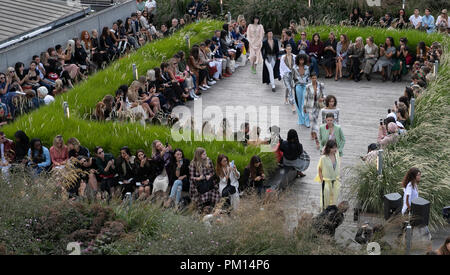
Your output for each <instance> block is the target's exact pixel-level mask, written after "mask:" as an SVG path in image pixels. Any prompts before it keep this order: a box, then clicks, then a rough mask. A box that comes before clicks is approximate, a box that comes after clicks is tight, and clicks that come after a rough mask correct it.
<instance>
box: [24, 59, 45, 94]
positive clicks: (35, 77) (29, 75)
mask: <svg viewBox="0 0 450 275" xmlns="http://www.w3.org/2000/svg"><path fill="white" fill-rule="evenodd" d="M39 82H41V77H40V72H39V70H38V69H37V63H36V62H35V61H31V63H30V68H29V69H28V70H26V71H25V81H24V83H23V85H24V86H25V87H27V86H28V87H30V88H28V89H33V90H35V91H36V90H37V88H39V87H40V86H41V85H40V84H39Z"/></svg>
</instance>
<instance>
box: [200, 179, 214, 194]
mask: <svg viewBox="0 0 450 275" xmlns="http://www.w3.org/2000/svg"><path fill="white" fill-rule="evenodd" d="M213 188H214V183H213V182H212V179H209V180H206V179H205V180H201V181H199V182H198V183H197V191H198V192H199V193H200V194H205V193H206V192H208V191H209V190H211V189H213Z"/></svg>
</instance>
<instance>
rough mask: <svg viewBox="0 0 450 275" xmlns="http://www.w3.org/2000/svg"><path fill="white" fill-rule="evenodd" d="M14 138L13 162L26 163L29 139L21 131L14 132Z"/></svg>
mask: <svg viewBox="0 0 450 275" xmlns="http://www.w3.org/2000/svg"><path fill="white" fill-rule="evenodd" d="M14 138H15V141H14V151H15V162H16V163H26V161H27V155H28V150H29V149H30V139H29V138H28V136H27V135H26V134H25V132H24V131H22V130H19V131H17V132H15V133H14Z"/></svg>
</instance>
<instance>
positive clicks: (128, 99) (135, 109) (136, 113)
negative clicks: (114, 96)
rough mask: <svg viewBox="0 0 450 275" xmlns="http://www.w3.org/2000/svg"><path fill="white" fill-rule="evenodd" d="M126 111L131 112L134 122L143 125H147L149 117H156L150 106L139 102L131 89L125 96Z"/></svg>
mask: <svg viewBox="0 0 450 275" xmlns="http://www.w3.org/2000/svg"><path fill="white" fill-rule="evenodd" d="M130 88H131V87H130ZM124 111H127V112H128V111H129V112H130V113H131V118H132V120H133V121H140V123H141V124H142V125H144V124H145V121H146V120H147V119H148V118H149V115H151V116H153V115H154V114H153V112H151V110H150V107H149V106H148V104H147V103H141V102H139V99H138V95H137V94H136V93H135V92H133V91H132V90H131V89H129V91H128V92H127V94H126V96H125V104H124Z"/></svg>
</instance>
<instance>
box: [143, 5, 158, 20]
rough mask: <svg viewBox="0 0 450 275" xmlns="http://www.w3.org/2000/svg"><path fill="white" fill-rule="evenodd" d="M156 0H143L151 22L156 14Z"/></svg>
mask: <svg viewBox="0 0 450 275" xmlns="http://www.w3.org/2000/svg"><path fill="white" fill-rule="evenodd" d="M156 6H157V3H156V0H147V2H145V11H146V12H147V13H148V21H149V22H150V23H153V18H154V17H155V15H156Z"/></svg>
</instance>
